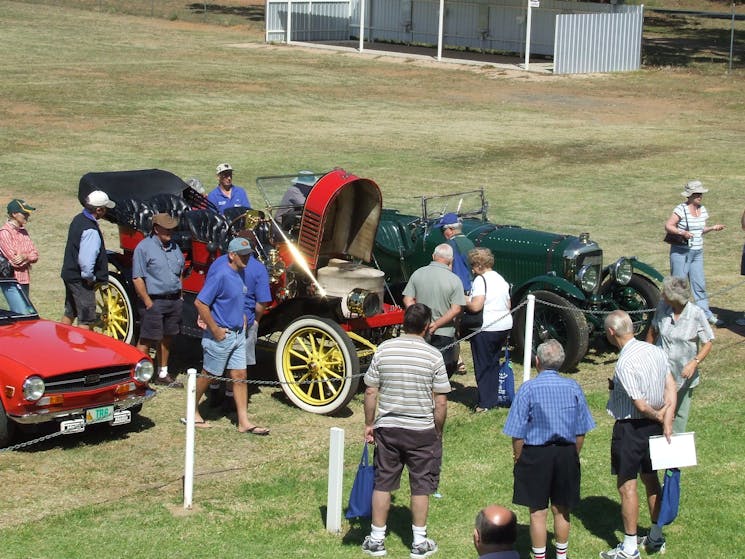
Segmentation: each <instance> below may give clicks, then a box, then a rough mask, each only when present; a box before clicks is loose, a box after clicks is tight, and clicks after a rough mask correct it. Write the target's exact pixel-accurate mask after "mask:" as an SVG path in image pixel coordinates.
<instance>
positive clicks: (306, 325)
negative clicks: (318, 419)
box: [275, 316, 360, 414]
mask: <svg viewBox="0 0 745 559" xmlns="http://www.w3.org/2000/svg"><path fill="white" fill-rule="evenodd" d="M275 364H276V367H277V378H278V379H279V381H280V382H281V383H283V384H282V389H283V390H284V392H285V394H286V395H287V397H288V398H289V399H290V400H291V401H292V402H293V403H294V404H295V405H296V406H298V407H299V408H300V409H303V410H305V411H309V412H311V413H317V414H330V413H333V412H335V411H337V410H338V409H340V408H343V407H344V406H346V405H347V404H348V403H349V400H351V399H352V397H353V396H354V394H355V393H356V392H357V387H358V386H359V382H360V378H359V376H358V375H359V372H360V362H359V358H358V357H357V351H356V349H355V346H354V344H353V343H352V340H350V339H349V336H347V334H346V332H344V330H342V328H341V327H340V326H339V325H338V324H337V323H335V322H333V321H332V320H328V319H325V318H320V317H316V316H303V317H300V318H299V319H297V320H295V321H294V322H292V323H291V324H290V325H289V326H288V327H287V328H286V329H285V330H284V332H282V335H281V336H280V338H279V342H278V344H277V353H276V356H275Z"/></svg>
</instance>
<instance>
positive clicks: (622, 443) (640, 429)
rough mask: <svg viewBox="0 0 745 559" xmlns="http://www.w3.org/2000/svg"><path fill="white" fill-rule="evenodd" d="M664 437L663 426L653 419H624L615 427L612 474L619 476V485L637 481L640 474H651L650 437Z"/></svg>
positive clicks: (617, 422)
mask: <svg viewBox="0 0 745 559" xmlns="http://www.w3.org/2000/svg"><path fill="white" fill-rule="evenodd" d="M655 435H662V425H661V424H659V423H657V422H656V421H653V420H651V419H623V420H618V421H616V423H615V424H614V425H613V436H612V438H611V444H610V463H611V469H610V471H611V473H612V474H614V475H616V476H618V484H619V485H620V484H622V483H624V482H626V481H629V480H630V479H636V476H638V475H639V474H640V473H642V474H649V473H652V472H653V471H654V470H653V469H652V460H651V459H650V457H649V437H653V436H655Z"/></svg>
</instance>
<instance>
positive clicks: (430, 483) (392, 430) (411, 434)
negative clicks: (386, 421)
mask: <svg viewBox="0 0 745 559" xmlns="http://www.w3.org/2000/svg"><path fill="white" fill-rule="evenodd" d="M374 461H375V489H377V490H378V491H395V490H396V489H398V488H399V487H400V486H401V472H402V471H403V468H404V466H406V467H407V468H408V470H409V486H410V487H411V494H412V495H431V494H432V493H435V492H436V491H437V486H438V485H439V484H440V467H441V466H442V439H441V438H440V436H439V435H438V434H437V431H436V430H435V429H434V428H432V429H425V430H423V431H415V430H413V429H399V428H396V427H381V428H379V429H375V460H374Z"/></svg>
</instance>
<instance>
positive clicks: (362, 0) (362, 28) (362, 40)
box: [360, 0, 365, 52]
mask: <svg viewBox="0 0 745 559" xmlns="http://www.w3.org/2000/svg"><path fill="white" fill-rule="evenodd" d="M364 43H365V0H360V52H362V50H363V49H364V48H365V44H364Z"/></svg>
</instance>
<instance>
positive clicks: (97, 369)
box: [0, 277, 155, 447]
mask: <svg viewBox="0 0 745 559" xmlns="http://www.w3.org/2000/svg"><path fill="white" fill-rule="evenodd" d="M152 375H153V364H152V361H151V360H150V358H149V357H147V356H145V355H144V354H142V353H141V352H139V351H137V350H136V349H135V348H133V347H132V346H130V345H127V344H125V343H123V342H119V341H117V340H114V339H113V338H111V337H109V336H104V335H102V334H97V333H96V332H91V331H88V330H83V329H80V328H75V327H72V326H65V325H63V324H59V323H57V322H52V321H50V320H43V319H41V318H39V314H38V313H37V311H36V309H35V308H34V306H33V304H32V303H31V301H30V300H29V299H28V298H27V297H26V295H25V294H24V292H23V291H22V290H21V288H20V286H19V285H18V283H17V282H16V281H15V279H11V278H4V277H0V447H4V446H7V445H8V444H9V443H10V442H11V441H12V439H13V435H14V432H15V431H16V429H17V427H18V426H19V425H20V426H23V425H30V424H38V423H45V422H56V423H58V425H59V429H60V430H61V431H62V432H63V433H78V432H81V431H84V430H85V427H86V426H87V425H90V424H92V423H104V422H105V423H109V424H110V425H123V424H125V423H129V422H130V421H131V420H132V413H137V412H139V411H140V409H141V408H142V402H144V401H145V400H147V399H149V398H152V397H153V396H154V394H155V392H154V391H153V390H152V389H150V388H149V387H148V384H147V383H148V381H149V380H150V378H151V377H152Z"/></svg>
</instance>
